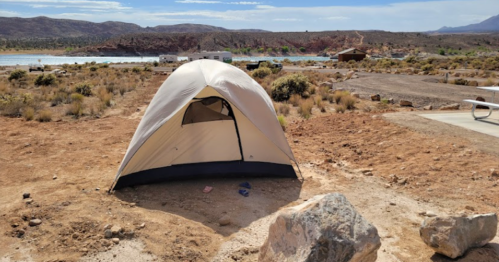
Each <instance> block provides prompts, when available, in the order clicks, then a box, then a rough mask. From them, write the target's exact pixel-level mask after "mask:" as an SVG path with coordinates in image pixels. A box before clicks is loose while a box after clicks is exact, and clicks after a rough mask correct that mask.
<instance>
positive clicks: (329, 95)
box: [327, 94, 334, 104]
mask: <svg viewBox="0 0 499 262" xmlns="http://www.w3.org/2000/svg"><path fill="white" fill-rule="evenodd" d="M327 101H329V103H330V104H332V103H333V102H334V95H332V94H328V95H327Z"/></svg>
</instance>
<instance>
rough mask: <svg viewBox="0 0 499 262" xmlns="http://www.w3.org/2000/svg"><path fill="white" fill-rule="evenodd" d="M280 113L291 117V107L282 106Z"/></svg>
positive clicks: (280, 106)
mask: <svg viewBox="0 0 499 262" xmlns="http://www.w3.org/2000/svg"><path fill="white" fill-rule="evenodd" d="M278 111H279V113H281V114H282V115H284V116H287V115H289V105H288V104H280V105H279V109H278Z"/></svg>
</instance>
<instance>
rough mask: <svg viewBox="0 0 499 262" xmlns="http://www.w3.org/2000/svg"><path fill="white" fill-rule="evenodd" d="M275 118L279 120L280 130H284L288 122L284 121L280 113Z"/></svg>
mask: <svg viewBox="0 0 499 262" xmlns="http://www.w3.org/2000/svg"><path fill="white" fill-rule="evenodd" d="M277 120H279V124H280V125H281V127H282V131H286V126H287V125H288V123H287V122H286V118H284V116H282V115H280V116H278V117H277Z"/></svg>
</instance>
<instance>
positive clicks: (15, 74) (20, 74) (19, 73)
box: [9, 69, 28, 81]
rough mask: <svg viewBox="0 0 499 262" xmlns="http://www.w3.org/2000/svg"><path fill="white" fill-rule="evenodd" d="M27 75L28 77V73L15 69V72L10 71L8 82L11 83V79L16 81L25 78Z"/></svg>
mask: <svg viewBox="0 0 499 262" xmlns="http://www.w3.org/2000/svg"><path fill="white" fill-rule="evenodd" d="M27 75H28V72H26V71H24V70H22V69H16V70H14V71H12V73H10V76H9V81H11V80H12V79H15V80H17V79H21V78H25V77H26V76H27Z"/></svg>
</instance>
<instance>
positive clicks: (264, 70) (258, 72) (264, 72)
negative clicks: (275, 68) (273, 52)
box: [251, 67, 272, 79]
mask: <svg viewBox="0 0 499 262" xmlns="http://www.w3.org/2000/svg"><path fill="white" fill-rule="evenodd" d="M270 74H272V70H271V69H270V68H268V67H260V68H257V69H255V70H253V72H252V73H251V76H253V77H254V78H260V79H261V78H265V77H266V76H268V75H270Z"/></svg>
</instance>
